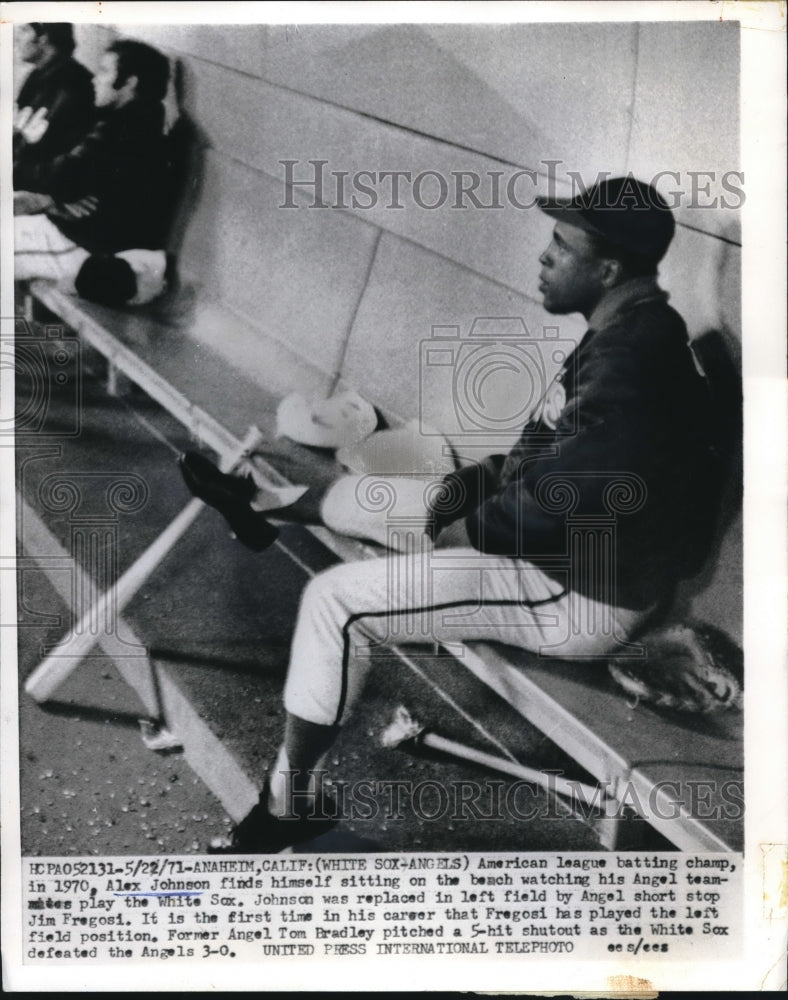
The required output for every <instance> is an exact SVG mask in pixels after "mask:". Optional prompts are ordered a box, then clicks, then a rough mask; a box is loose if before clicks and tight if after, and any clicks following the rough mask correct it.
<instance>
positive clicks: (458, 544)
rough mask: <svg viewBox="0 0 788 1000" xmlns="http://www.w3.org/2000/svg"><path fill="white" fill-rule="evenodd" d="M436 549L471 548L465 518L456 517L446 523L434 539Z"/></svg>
mask: <svg viewBox="0 0 788 1000" xmlns="http://www.w3.org/2000/svg"><path fill="white" fill-rule="evenodd" d="M435 548H436V549H463V548H473V546H472V545H471V539H470V536H469V535H468V529H467V528H466V527H465V518H464V517H461V518H458V519H457V520H456V521H453V522H452V523H451V524H449V525H447V527H445V528H444V529H443V531H441V533H440V534H439V535H438V537H437V538H436V539H435Z"/></svg>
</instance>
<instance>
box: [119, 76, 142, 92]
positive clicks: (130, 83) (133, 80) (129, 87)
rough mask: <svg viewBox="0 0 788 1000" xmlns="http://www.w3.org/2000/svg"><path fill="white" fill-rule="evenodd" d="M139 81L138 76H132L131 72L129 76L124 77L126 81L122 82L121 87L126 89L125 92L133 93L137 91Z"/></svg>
mask: <svg viewBox="0 0 788 1000" xmlns="http://www.w3.org/2000/svg"><path fill="white" fill-rule="evenodd" d="M139 83H140V79H139V77H138V76H134V75H133V74H132V75H131V76H127V77H126V82H125V83H124V84H123V89H124V90H125V91H126V93H127V94H129V95H135V94H136V93H137V88H138V87H139Z"/></svg>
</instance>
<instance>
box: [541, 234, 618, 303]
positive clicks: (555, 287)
mask: <svg viewBox="0 0 788 1000" xmlns="http://www.w3.org/2000/svg"><path fill="white" fill-rule="evenodd" d="M539 263H540V264H541V265H542V269H541V270H540V272H539V291H540V292H541V293H542V296H543V305H544V307H545V309H546V310H547V311H548V312H551V313H562V314H563V313H573V312H580V313H583V315H584V316H586V318H587V317H588V316H589V315H590V313H591V312H592V311H593V309H594V306H596V304H597V302H598V301H599V298H600V296H601V294H602V291H603V286H602V262H601V261H600V260H599V258H598V257H597V256H596V255H595V252H594V245H593V242H592V240H591V238H590V236H589V235H588V234H587V233H586V232H584V231H583V230H582V229H579V228H578V227H577V226H572V225H569V224H568V223H566V222H557V223H556V225H555V229H554V230H553V238H552V240H551V241H550V245H549V246H548V247H547V249H546V250H545V251H544V253H543V254H542V256H541V257H540V258H539Z"/></svg>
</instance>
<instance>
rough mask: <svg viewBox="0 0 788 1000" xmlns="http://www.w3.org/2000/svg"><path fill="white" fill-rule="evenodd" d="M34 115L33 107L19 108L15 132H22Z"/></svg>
mask: <svg viewBox="0 0 788 1000" xmlns="http://www.w3.org/2000/svg"><path fill="white" fill-rule="evenodd" d="M32 116H33V109H32V108H17V111H16V114H15V115H14V132H21V131H22V130H23V129H24V127H25V125H27V123H28V122H29V121H30V119H31V118H32Z"/></svg>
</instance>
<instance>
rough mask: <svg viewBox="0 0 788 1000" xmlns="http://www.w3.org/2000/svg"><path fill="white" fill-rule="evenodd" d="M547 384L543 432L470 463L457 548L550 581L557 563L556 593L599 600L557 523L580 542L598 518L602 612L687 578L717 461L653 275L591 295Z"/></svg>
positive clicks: (690, 364) (531, 427)
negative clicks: (607, 533)
mask: <svg viewBox="0 0 788 1000" xmlns="http://www.w3.org/2000/svg"><path fill="white" fill-rule="evenodd" d="M558 379H559V380H560V382H561V383H562V385H563V390H562V391H561V390H559V392H558V399H559V401H561V402H563V398H564V395H565V403H564V404H563V409H561V411H560V415H558V417H557V420H555V421H551V423H552V424H553V426H549V425H548V424H547V423H545V421H544V420H541V419H539V418H538V416H537V419H535V420H534V421H533V422H531V423H529V424H528V425H527V426H526V427H525V428H524V430H523V432H522V435H521V437H520V439H519V441H518V443H517V444H516V445H515V447H514V448H513V449H512V451H511V452H510V453H509V455H507V456H506V457H505V458H504V457H502V456H494V457H493V458H491V459H488V460H486V461H485V462H484V463H482V465H481V469H480V472H481V474H482V481H481V483H480V489H481V492H480V494H479V496H477V497H476V499H477V500H478V501H479V502H478V504H473V505H472V506H473V509H472V510H471V512H470V513H469V514H468V515H467V517H466V520H465V528H466V530H467V533H468V536H469V538H470V540H471V544H472V545H473V546H474V547H475V548H477V549H480V550H481V551H483V552H487V553H493V554H497V555H511V556H522V557H525V558H528V559H530V560H533V561H534V562H536V563H539V564H542V565H543V567H544V569H545V572H547V573H548V574H549V575H551V576H554V577H555V578H556V579H561V580H562V581H564V582H565V581H566V580H567V576H566V572H565V570H566V559H567V557H571V565H572V573H571V575H570V578H569V579H570V585H571V586H572V587H573V589H576V590H578V591H579V592H585V593H592V592H593V593H594V594H596V595H599V594H600V593H601V591H600V589H599V581H598V579H596V580H594V579H591V577H592V576H598V571H599V569H598V566H597V567H596V568H595V567H594V566H593V565H590V563H589V564H586V563H588V562H589V561H588V555H587V552H584V550H583V547H582V546H581V547H580V548H579V549H578V550H576V551H573V552H572V553H571V556H570V553H568V535H569V527H570V525H572V526H574V528H577V527H578V525H580V526H581V527H583V526H584V527H585V529H586V534H587V535H588V531H589V530H590V529H591V528H592V526H594V525H596V526H597V527H600V528H602V527H604V526H605V523H606V522H607V523H608V524H609V519H610V518H611V517H612V518H613V519H614V521H615V541H614V543H613V551H612V553H611V556H610V558H609V559H608V563H609V564H610V565H612V566H613V567H614V570H615V598H614V599H615V603H616V604H617V605H618V606H619V607H629V608H645V607H649V606H651V605H652V604H653V603H654V602H656V601H661V600H665V599H667V598H668V597H669V595H670V592H671V591H672V589H673V587H674V586H675V584H676V583H677V582H678V580H679V579H681V578H683V577H685V576H689V575H693V574H694V573H695V572H697V571H699V569H700V568H701V565H702V561H703V559H704V557H705V555H706V552H707V548H708V543H709V539H710V536H711V533H712V529H713V526H714V523H715V520H716V516H717V507H718V505H719V466H720V462H719V456H718V455H717V453H716V450H715V447H714V445H713V427H712V414H711V408H710V396H709V391H708V386H707V384H706V380H705V379H704V378H703V377H702V376H701V375H700V373H699V371H698V369H697V367H696V365H695V362H694V359H693V356H692V353H691V350H690V347H689V342H688V338H687V330H686V327H685V325H684V322H683V320H682V319H681V317H680V316H679V315H678V313H677V312H676V311H675V310H674V309H672V308H671V307H670V306H669V305H668V303H667V295H666V294H665V293H664V292H662V291H661V290H660V288H659V287H658V286H657V284H656V279H652V278H637V279H633V280H631V281H629V282H627V283H625V284H624V285H622V286H620V287H619V288H617V289H614V290H613V291H612V292H610V293H609V294H608V295H607V296H606V297H605V299H604V300H603V301H602V302H601V303H600V306H599V307H598V308H597V309H596V310H595V312H594V313H593V314H592V316H591V317H590V320H589V329H588V332H587V333H586V335H585V336H584V338H583V340H582V341H581V342H580V345H579V346H578V347H577V348H576V349H575V351H573V352H572V354H571V355H570V357H569V359H568V360H567V362H566V364H565V366H564V368H563V370H562V371H561V373H560V374H559V375H558ZM552 388H553V389H555V388H556V387H555V386H553V387H552ZM617 484H618V485H617ZM467 509H468V508H466V510H467ZM581 518H587V519H590V520H585V521H583V522H581V521H580V520H579V519H581ZM594 558H595V559H597V557H594ZM584 560H585V562H584ZM597 562H598V559H597ZM605 572H609V568H608V569H605Z"/></svg>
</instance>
